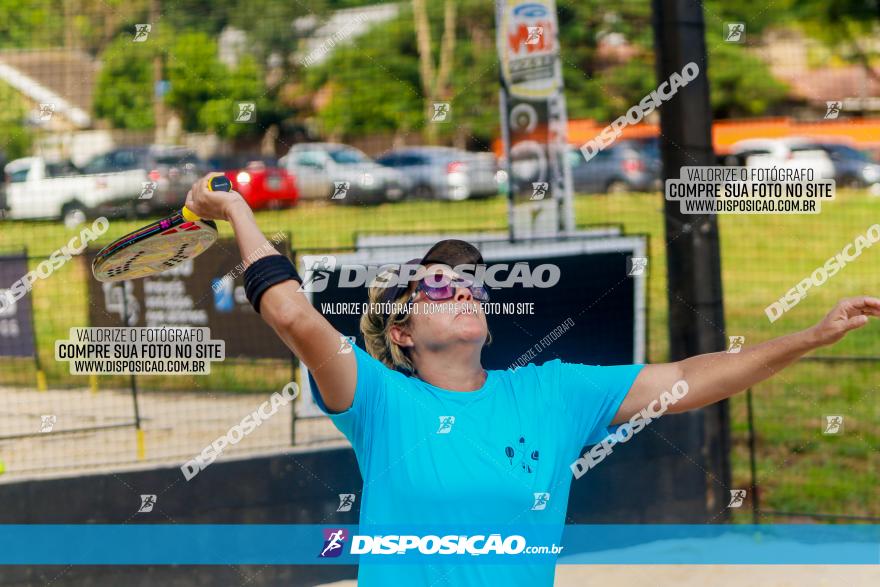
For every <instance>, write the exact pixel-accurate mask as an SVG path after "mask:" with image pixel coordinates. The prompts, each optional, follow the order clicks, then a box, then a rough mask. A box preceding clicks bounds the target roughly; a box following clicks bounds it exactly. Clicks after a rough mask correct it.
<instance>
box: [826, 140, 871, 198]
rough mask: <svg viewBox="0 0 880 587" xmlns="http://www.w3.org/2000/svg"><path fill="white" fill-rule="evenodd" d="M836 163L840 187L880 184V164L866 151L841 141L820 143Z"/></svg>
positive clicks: (837, 179)
mask: <svg viewBox="0 0 880 587" xmlns="http://www.w3.org/2000/svg"><path fill="white" fill-rule="evenodd" d="M819 148H821V149H822V150H824V151H825V152H826V153H828V156H829V157H830V158H831V163H832V164H833V165H834V180H835V181H836V183H837V186H838V187H841V186H843V187H853V188H864V187H869V186H874V185H880V165H878V164H877V163H875V162H874V161H873V160H872V159H871V157H870V155H868V154H867V153H865V152H864V151H859V150H858V149H854V148H853V147H850V146H849V145H844V144H840V143H819Z"/></svg>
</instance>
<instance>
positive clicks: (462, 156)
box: [376, 147, 499, 200]
mask: <svg viewBox="0 0 880 587" xmlns="http://www.w3.org/2000/svg"><path fill="white" fill-rule="evenodd" d="M376 162H377V163H380V164H381V165H386V166H388V167H393V168H394V169H397V170H399V171H400V172H402V173H403V174H404V175H405V176H406V177H407V179H408V180H409V181H410V183H411V184H412V186H413V187H412V191H411V192H410V193H411V194H412V196H413V197H416V198H427V199H440V200H466V199H468V198H474V197H487V196H494V195H497V194H498V188H499V186H498V181H497V179H496V177H497V176H496V174H497V173H498V163H497V161H496V160H495V155H493V154H492V153H474V152H470V151H465V150H463V149H454V148H452V147H408V148H404V149H398V150H394V151H389V152H388V153H385V154H384V155H382V156H381V157H379V158H378V159H376Z"/></svg>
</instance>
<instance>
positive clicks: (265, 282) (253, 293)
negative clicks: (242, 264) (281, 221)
mask: <svg viewBox="0 0 880 587" xmlns="http://www.w3.org/2000/svg"><path fill="white" fill-rule="evenodd" d="M288 279H294V280H296V281H298V282H300V284H301V283H302V277H300V276H299V274H298V273H297V272H296V268H295V267H294V266H293V263H291V262H290V259H288V258H287V257H285V256H283V255H269V256H268V257H262V258H260V259H257V260H256V261H254V262H253V263H252V264H251V266H250V267H248V268H247V269H245V271H244V291H245V295H246V296H247V299H248V301H249V302H250V303H251V305H252V306H253V307H254V310H256V311H257V314H259V313H260V298H261V297H263V294H264V293H266V290H267V289H269V288H270V287H272V286H273V285H276V284H278V283H281V282H282V281H287V280H288Z"/></svg>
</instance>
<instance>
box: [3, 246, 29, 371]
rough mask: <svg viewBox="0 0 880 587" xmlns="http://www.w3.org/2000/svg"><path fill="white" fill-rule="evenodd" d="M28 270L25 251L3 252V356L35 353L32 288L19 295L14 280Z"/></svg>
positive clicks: (21, 355) (22, 355) (27, 355)
mask: <svg viewBox="0 0 880 587" xmlns="http://www.w3.org/2000/svg"><path fill="white" fill-rule="evenodd" d="M27 272H28V264H27V257H26V256H25V255H0V297H2V298H3V299H2V300H0V356H3V357H33V356H34V349H35V348H36V346H35V344H34V329H33V320H32V319H31V312H32V309H33V304H32V303H31V292H27V293H26V294H25V295H24V296H22V297H21V298H18V299H15V296H14V295H13V293H12V291H11V287H12V284H13V283H15V282H16V281H18V280H19V279H21V278H23V277H24V276H25V275H26V274H27Z"/></svg>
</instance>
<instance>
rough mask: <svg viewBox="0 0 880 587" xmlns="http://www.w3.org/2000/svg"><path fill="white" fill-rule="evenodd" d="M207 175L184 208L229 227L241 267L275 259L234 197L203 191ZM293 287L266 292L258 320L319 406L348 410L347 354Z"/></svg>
mask: <svg viewBox="0 0 880 587" xmlns="http://www.w3.org/2000/svg"><path fill="white" fill-rule="evenodd" d="M214 175H218V174H209V175H207V176H205V177H204V178H202V179H200V180H199V181H198V182H196V183H195V184H193V189H192V190H190V193H189V194H187V198H186V206H187V207H188V208H189V209H190V210H192V211H193V212H195V213H196V214H198V215H199V216H201V217H202V218H215V219H221V220H226V221H227V222H229V224H230V225H232V229H233V231H234V232H235V240H236V242H237V243H238V248H239V252H240V253H241V258H242V262H243V264H244V267H245V268H247V267H249V266H250V265H251V264H252V263H254V262H255V261H257V260H258V259H260V258H262V257H266V256H268V255H278V254H280V253H278V251H276V250H275V249H274V248H273V247H272V246H271V245H269V242H268V241H267V240H266V237H265V236H263V233H262V232H261V231H260V228H259V226H257V222H256V220H255V219H254V214H253V212H252V211H251V209H250V207H249V206H248V205H247V202H245V201H244V199H243V198H242V197H241V195H239V194H238V193H236V192H214V191H211V190H209V189H208V188H207V184H208V182H209V181H210V179H211V177H213V176H214ZM299 285H300V284H299V283H298V282H296V281H292V280H290V281H284V282H281V283H278V284H276V285H274V286H272V287H270V288H269V289H268V290H266V292H265V293H264V294H263V297H262V298H261V300H260V315H261V316H262V317H263V320H265V321H266V323H267V324H269V326H271V327H272V329H273V330H274V331H275V332H276V334H278V336H279V338H281V340H282V341H283V342H284V344H286V345H287V347H288V348H289V349H290V350H291V351H293V354H295V355H296V356H297V357H298V358H299V360H300V361H302V362H303V363H304V364H305V365H306V366H307V367H308V368H309V371H310V372H311V373H312V376H313V377H314V378H315V382H316V383H317V384H318V388H319V390H320V392H321V399H323V400H324V404H325V405H326V406H327V407H328V408H330V409H331V410H333V411H334V412H342V411H345V410H347V409H348V408H349V407H351V404H352V401H353V400H354V390H355V385H356V383H357V362H356V359H355V356H354V354H353V353H342V354H340V353H339V348H340V334H339V332H338V331H337V330H336V329H335V328H333V326H331V324H330V323H329V322H327V320H326V319H325V318H324V317H323V316H322V315H321V313H320V312H318V311H317V310H315V308H313V307H312V305H311V304H310V303H309V301H308V299H306V296H305V295H304V294H303V293H302V292H300V291H298V290H299Z"/></svg>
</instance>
